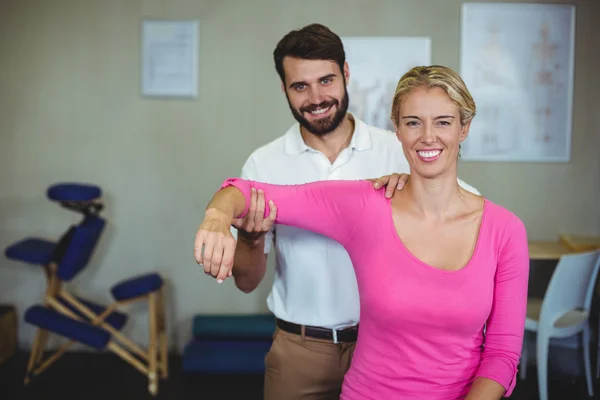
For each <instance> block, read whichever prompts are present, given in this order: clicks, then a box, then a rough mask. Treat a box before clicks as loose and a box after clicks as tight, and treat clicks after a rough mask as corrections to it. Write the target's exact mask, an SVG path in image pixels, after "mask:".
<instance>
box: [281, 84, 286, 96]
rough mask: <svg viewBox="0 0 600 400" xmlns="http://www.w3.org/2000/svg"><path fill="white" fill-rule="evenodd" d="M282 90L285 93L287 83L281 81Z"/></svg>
mask: <svg viewBox="0 0 600 400" xmlns="http://www.w3.org/2000/svg"><path fill="white" fill-rule="evenodd" d="M281 91H282V92H283V93H285V83H283V82H281Z"/></svg>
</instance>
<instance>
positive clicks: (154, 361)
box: [148, 293, 158, 396]
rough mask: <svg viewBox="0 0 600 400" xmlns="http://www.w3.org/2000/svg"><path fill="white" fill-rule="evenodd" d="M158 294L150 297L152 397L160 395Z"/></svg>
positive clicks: (149, 357)
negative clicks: (158, 374)
mask: <svg viewBox="0 0 600 400" xmlns="http://www.w3.org/2000/svg"><path fill="white" fill-rule="evenodd" d="M157 297H158V296H157V293H150V295H149V296H148V320H149V321H148V322H149V331H150V338H149V341H148V391H149V392H150V394H151V395H152V396H156V395H157V394H158V376H157V373H156V372H157V359H156V358H157V353H158V351H157V350H158V349H157V347H158V335H157V327H158V326H157V318H156V317H157V314H156V311H157V307H156V306H157V303H158V302H157V300H158V299H157Z"/></svg>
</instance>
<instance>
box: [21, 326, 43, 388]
mask: <svg viewBox="0 0 600 400" xmlns="http://www.w3.org/2000/svg"><path fill="white" fill-rule="evenodd" d="M41 335H42V330H41V329H39V328H38V329H37V330H36V332H35V337H34V339H33V343H32V344H31V352H30V353H29V361H28V362H27V372H26V373H25V381H24V383H25V385H27V384H28V383H29V381H30V380H31V377H32V376H33V369H34V367H35V364H36V362H37V360H38V352H39V351H40V339H41Z"/></svg>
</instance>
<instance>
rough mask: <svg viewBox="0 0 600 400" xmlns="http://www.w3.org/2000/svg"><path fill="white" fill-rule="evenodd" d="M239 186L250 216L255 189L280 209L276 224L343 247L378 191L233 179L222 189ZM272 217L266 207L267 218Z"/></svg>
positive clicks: (357, 184)
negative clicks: (293, 228)
mask: <svg viewBox="0 0 600 400" xmlns="http://www.w3.org/2000/svg"><path fill="white" fill-rule="evenodd" d="M227 186H235V187H236V188H238V189H239V190H240V191H241V192H242V193H243V195H244V197H245V198H246V208H245V209H244V212H243V213H242V215H239V216H238V218H241V217H243V216H245V215H246V213H247V212H248V208H249V205H250V195H251V189H252V188H255V189H257V190H258V189H262V190H263V192H264V194H265V201H266V202H268V201H269V200H273V202H274V203H275V206H276V207H277V218H276V220H275V223H277V224H282V225H289V226H294V227H297V228H300V229H306V230H309V231H312V232H316V233H319V234H321V235H324V236H327V237H330V238H332V239H334V240H336V241H338V242H340V243H341V244H342V245H344V244H346V242H347V241H348V240H349V239H350V237H351V235H352V233H353V231H354V228H355V226H356V225H357V222H358V221H359V217H360V216H361V215H362V210H363V207H364V206H365V203H366V198H367V196H368V195H373V194H374V193H375V189H374V188H373V185H372V184H371V182H369V181H319V182H313V183H306V184H302V185H272V184H267V183H262V182H256V181H252V180H246V179H239V178H230V179H227V180H226V181H225V182H224V183H223V185H222V188H224V187H227ZM268 214H269V208H268V206H266V207H265V217H266V216H268Z"/></svg>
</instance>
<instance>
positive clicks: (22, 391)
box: [0, 352, 600, 400]
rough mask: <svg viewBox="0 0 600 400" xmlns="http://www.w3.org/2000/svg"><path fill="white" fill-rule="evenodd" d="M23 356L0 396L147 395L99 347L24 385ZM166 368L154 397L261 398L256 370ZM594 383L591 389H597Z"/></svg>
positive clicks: (561, 382) (519, 390) (2, 371)
mask: <svg viewBox="0 0 600 400" xmlns="http://www.w3.org/2000/svg"><path fill="white" fill-rule="evenodd" d="M27 356H28V354H27V353H25V352H18V353H17V355H15V356H14V357H13V358H11V359H10V360H9V361H7V362H6V363H5V364H3V365H1V366H0V399H1V400H13V399H15V400H30V399H31V400H33V399H35V400H45V399H49V400H50V399H61V400H67V399H69V400H70V399H76V400H100V399H102V400H120V399H127V400H138V399H139V400H143V399H152V397H151V396H150V395H149V394H148V392H147V391H146V388H147V380H146V379H145V377H144V376H143V375H142V374H140V373H139V372H138V371H137V370H135V369H133V367H131V366H130V365H128V364H126V363H124V362H123V361H122V360H121V359H119V358H118V357H117V356H115V355H112V354H105V353H102V354H99V353H67V354H66V355H65V356H63V357H62V358H61V359H59V360H58V361H57V362H56V363H55V364H54V365H53V366H52V367H50V368H49V369H48V370H46V371H45V372H43V373H42V374H41V375H39V376H38V377H36V378H35V379H34V380H33V381H32V382H31V383H29V385H28V386H23V376H24V373H25V370H26V365H27ZM170 368H171V370H170V377H169V378H168V379H167V380H165V381H161V382H160V385H159V395H158V396H157V397H156V399H169V400H180V399H181V400H187V399H195V400H196V399H197V400H211V399H218V400H227V399H240V400H259V399H262V385H263V381H262V376H231V375H226V376H206V375H195V374H194V375H186V374H183V373H182V371H181V357H179V356H172V357H171V360H170ZM534 368H535V367H533V368H531V369H530V370H528V372H529V375H528V377H527V380H526V381H524V382H521V381H519V383H518V384H517V387H516V389H515V392H514V394H513V396H511V399H513V400H525V399H527V400H535V399H537V380H536V378H535V369H534ZM550 382H551V383H550V400H563V399H564V400H574V399H588V397H587V394H586V392H585V384H584V382H583V381H582V380H580V379H573V378H570V377H568V376H566V375H563V374H560V373H559V372H557V371H552V372H551V379H550ZM598 383H599V382H597V384H596V390H597V391H598V392H599V393H600V384H598ZM596 398H597V399H600V396H597V397H596ZM281 400H285V399H281ZM382 400H387V399H382Z"/></svg>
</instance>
